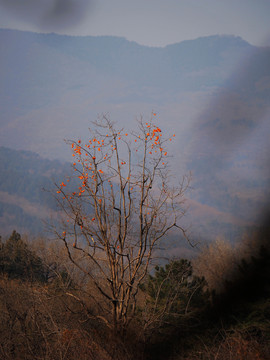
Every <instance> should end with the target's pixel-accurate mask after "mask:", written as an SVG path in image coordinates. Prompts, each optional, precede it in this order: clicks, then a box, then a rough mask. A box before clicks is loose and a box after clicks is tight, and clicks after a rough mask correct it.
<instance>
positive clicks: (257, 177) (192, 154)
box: [0, 30, 270, 237]
mask: <svg viewBox="0 0 270 360" xmlns="http://www.w3.org/2000/svg"><path fill="white" fill-rule="evenodd" d="M0 46H1V50H2V51H1V52H0V107H1V115H0V130H1V131H0V143H1V145H3V146H5V147H7V148H11V149H14V150H20V149H23V150H28V151H29V150H31V151H33V152H35V153H38V154H39V155H40V156H42V157H44V158H48V159H61V160H68V159H70V153H69V151H68V150H67V147H66V145H65V143H64V141H63V140H64V139H74V138H78V137H82V138H83V137H86V136H87V129H88V127H90V126H91V121H93V120H96V118H97V117H98V115H99V114H102V113H106V114H109V116H110V117H111V119H112V120H113V121H117V124H118V126H119V127H122V126H124V127H125V128H128V129H130V128H134V127H136V121H135V119H136V117H138V116H140V115H142V116H143V117H144V118H145V119H146V121H147V120H148V119H149V116H150V114H151V112H152V111H155V112H157V114H158V116H157V122H158V124H159V125H160V126H161V127H162V128H163V129H164V131H168V132H170V131H173V132H175V133H176V135H177V141H176V143H175V144H174V145H173V147H172V152H173V153H174V154H175V157H174V158H173V159H172V165H173V167H174V169H175V170H176V171H177V172H178V176H179V178H181V176H182V175H183V174H185V173H186V172H187V171H189V170H191V171H192V173H193V183H192V187H193V191H192V194H191V195H190V196H191V200H190V201H191V202H190V204H191V208H192V209H193V213H194V214H197V215H199V214H200V216H201V219H204V220H203V222H201V225H198V224H199V221H198V222H197V221H196V220H194V219H193V221H192V223H193V224H194V222H195V225H193V227H194V229H195V228H197V230H198V228H199V230H198V231H197V230H196V231H197V234H199V233H200V236H201V235H202V236H206V237H208V236H209V234H208V233H207V232H208V230H207V229H209V226H210V227H211V226H212V229H213V228H214V227H215V229H216V230H217V231H216V233H218V231H219V229H224V228H226V229H228V227H230V226H231V225H232V224H235V226H236V225H237V226H241V227H242V226H246V225H248V224H258V223H259V222H260V218H261V217H262V216H263V213H264V211H265V209H266V208H268V205H269V200H270V194H269V190H268V189H269V183H270V169H269V151H270V146H269V139H268V138H269V131H270V125H269V114H270V49H269V48H267V47H266V48H263V47H255V46H251V45H250V44H248V43H247V42H246V41H244V40H243V39H241V38H239V37H235V36H210V37H204V38H198V39H196V40H190V41H183V42H181V43H178V44H174V45H169V46H166V47H164V48H155V47H153V48H152V47H146V46H141V45H139V44H137V43H135V42H130V41H127V40H125V39H124V38H118V37H113V36H112V37H110V36H101V37H91V36H85V37H72V36H63V35H56V34H36V33H30V32H22V31H15V30H0ZM6 151H7V150H6ZM10 151H11V150H10ZM17 156H18V155H14V156H13V155H12V153H5V158H6V159H7V161H10V163H13V161H14V160H15V161H16V157H17ZM31 156H34V155H31ZM11 158H12V159H13V160H12V161H11V160H10V159H11ZM19 158H20V155H19ZM44 161H45V160H44ZM39 162H40V163H43V161H39V160H37V161H34V159H33V164H35V166H38V163H39ZM3 164H4V165H3V167H2V169H3V170H2V169H1V171H4V169H5V168H6V167H7V168H8V163H3ZM28 165H29V164H28ZM28 165H26V169H28ZM29 166H30V165H29ZM46 166H48V168H50V167H51V166H52V167H54V166H55V165H53V163H47V165H46ZM16 167H17V165H16V166H15V168H16ZM55 168H57V166H55ZM60 168H61V167H60ZM8 169H9V170H8V171H6V172H5V173H4V175H3V174H2V173H1V176H2V179H1V181H3V183H2V187H3V186H4V184H5V183H6V185H7V183H8V182H9V181H7V179H6V178H5V176H10V178H9V179H12V181H10V186H11V187H13V188H14V194H12V193H8V192H7V190H6V189H4V188H3V189H1V191H2V193H1V194H2V196H1V199H5V201H4V204H9V205H8V206H12V209H11V208H10V210H9V214H12V212H13V207H14V206H15V205H14V201H13V200H14V199H13V198H12V199H11V198H10V196H20V197H23V198H26V199H27V201H30V202H31V203H32V202H36V201H37V202H38V201H39V200H41V199H39V200H38V199H37V198H35V199H34V198H33V197H32V198H31V196H34V195H33V194H32V195H31V192H30V191H26V192H25V193H23V191H24V190H23V188H22V193H20V194H18V193H17V192H16V191H17V190H15V189H19V188H18V187H17V185H13V181H14V179H16V177H17V174H16V175H13V174H12V171H13V170H12V169H11V168H8ZM32 171H34V172H35V171H37V172H38V174H39V175H38V176H41V175H42V172H39V170H35V169H32ZM43 171H44V173H46V171H45V170H44V169H43ZM10 174H11V175H10ZM28 175H29V174H28ZM28 175H26V174H24V175H23V176H26V178H27V179H28V177H27V176H28ZM42 176H43V175H42ZM42 176H41V177H40V179H39V180H41V181H39V184H42V182H43V180H46V176H45V177H44V178H42ZM47 179H48V177H47ZM36 183H38V182H36ZM38 186H39V185H38ZM11 191H12V190H11ZM7 194H9V195H8V196H9V197H8V198H7ZM1 201H2V203H3V200H1ZM42 201H43V200H42ZM44 201H45V200H44ZM46 201H47V200H46ZM46 201H45V203H44V204H45V205H46V206H47V203H46ZM48 201H49V200H48ZM28 205H29V204H28ZM16 206H17V205H16ZM48 206H49V207H50V206H51V205H49V204H48ZM29 208H30V205H29V207H28V209H29ZM6 209H8V207H6ZM21 209H22V207H21ZM5 212H6V210H5ZM28 214H29V212H28ZM5 219H6V218H5ZM200 229H201V230H200ZM228 232H229V231H227V233H228ZM216 233H215V235H216Z"/></svg>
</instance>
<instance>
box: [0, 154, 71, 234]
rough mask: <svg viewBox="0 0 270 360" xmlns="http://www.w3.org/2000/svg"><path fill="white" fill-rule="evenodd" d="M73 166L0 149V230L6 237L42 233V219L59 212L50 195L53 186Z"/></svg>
mask: <svg viewBox="0 0 270 360" xmlns="http://www.w3.org/2000/svg"><path fill="white" fill-rule="evenodd" d="M69 170H70V165H69V164H67V163H62V162H60V161H56V160H55V161H51V160H46V159H43V158H42V157H41V156H39V155H37V154H35V153H32V152H30V151H16V150H12V149H8V148H4V147H1V148H0V194H1V200H0V206H1V207H0V227H1V231H2V235H3V234H7V233H8V232H10V231H11V229H14V228H15V227H16V229H18V230H20V231H23V232H34V233H37V232H42V231H43V230H44V224H43V223H42V219H43V220H45V219H48V217H49V216H50V215H51V214H52V212H53V211H55V210H56V202H55V200H54V198H53V196H52V195H51V194H50V190H51V189H52V187H53V184H54V182H57V181H59V180H60V179H62V178H63V176H65V175H67V173H68V172H69Z"/></svg>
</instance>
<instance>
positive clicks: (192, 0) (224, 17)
mask: <svg viewBox="0 0 270 360" xmlns="http://www.w3.org/2000/svg"><path fill="white" fill-rule="evenodd" d="M269 15H270V0H136V1H130V0H0V27H1V28H11V29H20V30H30V31H38V32H56V33H60V34H71V35H117V36H123V37H125V38H127V39H128V40H134V41H136V42H138V43H140V44H144V45H150V46H165V45H167V44H171V43H175V42H180V41H182V40H189V39H194V38H197V37H200V36H208V35H213V34H232V35H237V36H241V37H242V38H244V39H245V40H247V41H248V42H250V43H251V44H254V45H270V25H269Z"/></svg>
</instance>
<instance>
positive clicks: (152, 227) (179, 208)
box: [55, 114, 189, 331]
mask: <svg viewBox="0 0 270 360" xmlns="http://www.w3.org/2000/svg"><path fill="white" fill-rule="evenodd" d="M154 116H155V114H152V118H151V120H150V122H149V123H144V122H143V120H142V119H140V120H139V121H138V131H137V132H133V133H131V134H127V133H125V132H124V131H123V129H122V130H120V131H119V130H116V129H115V126H114V124H113V123H112V122H111V121H110V120H109V119H108V118H107V117H105V116H103V117H102V119H100V120H99V121H98V122H96V123H94V129H90V133H91V138H90V140H89V141H88V142H87V143H86V144H83V142H82V141H81V140H78V141H69V142H68V143H69V144H70V145H71V148H72V151H73V154H72V155H73V157H74V163H73V168H74V175H73V176H72V177H70V178H67V179H66V181H63V182H62V183H61V184H59V185H58V186H57V193H58V196H57V198H58V202H59V204H60V205H61V208H62V210H63V212H64V218H65V222H63V228H62V229H61V231H59V230H58V231H55V232H56V234H57V236H58V238H60V239H61V240H62V241H63V242H64V244H65V247H66V250H67V252H68V256H69V258H70V260H71V261H72V262H73V263H74V264H75V265H76V266H77V267H78V268H79V269H80V270H81V271H82V272H83V273H84V274H86V275H87V276H88V277H89V280H90V283H91V284H92V285H93V286H92V289H94V288H95V293H94V297H95V300H97V303H98V306H99V307H100V309H101V311H100V313H99V314H98V316H99V317H100V318H102V319H103V320H104V321H105V322H106V323H107V325H108V326H110V327H112V328H113V329H114V330H115V331H119V330H121V329H122V330H123V329H125V328H126V327H127V326H128V324H129V322H130V321H131V320H132V319H133V318H134V314H135V310H136V300H137V294H138V290H139V285H140V283H141V282H142V280H143V279H144V277H145V276H146V274H147V272H148V269H149V265H150V263H151V260H152V259H153V256H154V250H155V249H156V248H157V246H158V243H159V241H160V240H161V239H162V238H163V237H164V236H165V235H167V234H168V232H169V231H170V230H171V229H172V228H177V229H178V230H180V231H181V232H182V233H183V234H184V235H185V231H184V229H183V228H182V227H181V226H180V225H179V220H180V219H181V217H182V216H183V215H184V213H185V210H184V207H183V202H184V197H183V196H184V192H185V190H186V188H187V186H188V183H189V177H184V178H183V179H182V181H181V183H180V184H179V186H174V187H172V186H170V176H171V174H170V173H169V169H168V160H167V159H168V155H167V150H166V149H165V146H166V143H168V142H170V141H172V140H173V138H174V136H175V135H174V134H173V135H172V137H169V138H165V136H164V135H163V134H162V131H161V129H160V128H159V127H158V126H156V125H154V123H153V119H154ZM74 177H75V178H76V180H78V179H79V185H78V188H76V189H75V190H74V188H73V190H69V189H71V188H72V182H73V180H74ZM78 254H80V256H79V257H78ZM92 294H93V293H92ZM98 295H99V296H98Z"/></svg>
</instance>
